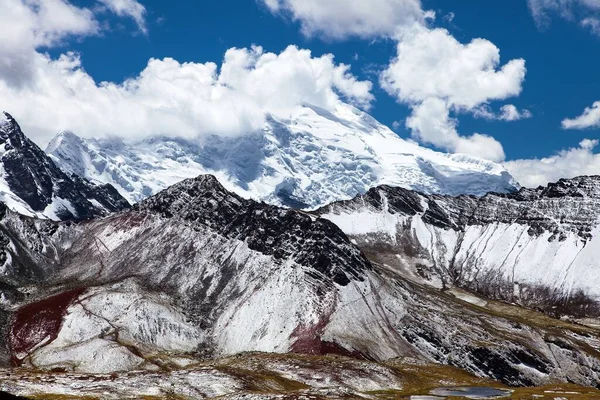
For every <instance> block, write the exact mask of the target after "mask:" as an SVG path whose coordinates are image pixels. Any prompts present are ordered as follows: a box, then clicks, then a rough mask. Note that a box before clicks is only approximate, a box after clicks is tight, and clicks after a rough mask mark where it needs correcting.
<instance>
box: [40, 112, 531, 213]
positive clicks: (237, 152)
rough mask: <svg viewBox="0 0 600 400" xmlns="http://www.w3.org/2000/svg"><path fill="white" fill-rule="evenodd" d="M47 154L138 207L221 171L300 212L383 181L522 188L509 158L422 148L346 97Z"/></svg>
mask: <svg viewBox="0 0 600 400" xmlns="http://www.w3.org/2000/svg"><path fill="white" fill-rule="evenodd" d="M46 152H47V153H48V155H49V156H50V157H51V158H52V159H53V160H54V161H55V162H56V163H57V165H59V166H60V167H61V168H63V169H64V170H65V171H69V172H70V173H74V174H77V175H79V176H82V177H85V178H87V179H89V180H91V181H92V182H98V183H110V184H111V185H113V186H114V187H116V188H117V189H118V190H119V192H120V193H121V194H122V195H123V196H124V197H126V198H127V199H128V200H129V201H130V202H132V203H136V202H139V201H142V200H143V199H145V198H147V197H149V196H151V195H153V194H156V193H158V192H159V191H161V190H163V189H165V188H167V187H168V186H170V185H173V184H175V183H177V182H180V181H181V180H183V179H184V178H193V177H196V176H198V175H199V174H213V175H215V176H217V178H218V179H219V181H220V182H222V183H223V185H224V186H225V187H226V188H227V189H228V190H230V191H233V192H235V193H237V194H239V195H240V196H242V197H244V198H252V199H255V200H260V201H265V202H267V203H270V204H274V205H279V206H286V207H291V208H296V209H314V208H317V207H320V206H323V205H325V204H328V203H330V202H332V201H337V200H342V199H351V198H352V197H354V196H356V195H357V194H361V193H365V192H366V191H367V190H368V189H370V188H371V187H373V186H377V185H381V184H388V185H393V186H400V187H406V188H410V189H415V190H419V191H423V192H427V193H443V194H453V195H454V194H462V193H469V194H478V195H481V194H484V193H487V192H489V191H496V192H512V191H515V190H517V189H518V187H519V186H518V184H517V183H516V181H515V180H514V179H513V178H512V176H510V174H509V173H508V172H507V171H506V170H505V169H504V167H502V166H501V165H499V164H495V163H492V162H490V161H486V160H482V159H479V158H477V157H472V156H468V155H464V154H444V153H439V152H435V151H433V150H430V149H426V148H423V147H420V146H418V145H417V144H415V143H413V142H410V141H405V140H403V139H401V138H400V137H398V135H397V134H396V133H394V132H393V131H392V130H391V129H389V128H388V127H386V126H384V125H382V124H380V123H379V122H377V121H376V120H374V119H373V118H372V117H371V116H369V115H368V114H366V113H364V112H362V111H360V110H358V109H356V108H354V107H352V106H350V105H348V104H342V103H340V104H339V105H338V107H337V109H336V110H335V112H333V113H331V112H328V111H325V110H323V109H320V108H318V107H315V106H311V105H304V106H302V107H298V108H297V109H296V110H295V111H294V112H293V115H292V116H291V118H290V119H276V118H273V117H271V118H269V119H268V120H267V121H266V123H265V126H264V129H262V130H260V131H258V132H248V133H246V134H244V135H241V136H238V137H220V136H208V137H200V138H195V139H191V140H184V139H180V138H168V137H160V138H152V139H147V140H144V141H141V142H135V143H129V142H123V141H120V140H115V139H98V140H95V139H82V138H79V137H77V136H76V135H75V134H73V133H69V132H62V133H60V134H59V135H58V136H57V137H56V138H55V139H54V140H53V141H52V142H51V143H50V144H49V145H48V147H47V149H46Z"/></svg>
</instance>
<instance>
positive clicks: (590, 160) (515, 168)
mask: <svg viewBox="0 0 600 400" xmlns="http://www.w3.org/2000/svg"><path fill="white" fill-rule="evenodd" d="M597 146H598V140H590V139H584V140H582V141H581V143H579V147H574V148H570V149H566V150H562V151H560V152H559V153H557V154H556V155H554V156H551V157H547V158H541V159H530V160H515V161H508V162H506V163H504V166H505V167H506V168H507V169H508V171H509V172H510V173H511V174H512V176H514V177H515V178H516V179H517V181H518V182H519V183H520V184H521V185H522V186H525V187H531V188H533V187H537V186H540V185H546V184H548V183H549V182H556V181H557V180H559V179H561V178H574V177H576V176H581V175H598V174H600V154H598V153H595V152H594V149H595V148H596V147H597Z"/></svg>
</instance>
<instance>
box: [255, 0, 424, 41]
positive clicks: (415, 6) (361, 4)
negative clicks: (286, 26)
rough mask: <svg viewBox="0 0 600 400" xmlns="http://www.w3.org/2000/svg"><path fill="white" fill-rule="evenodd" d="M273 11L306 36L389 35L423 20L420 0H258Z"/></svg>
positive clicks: (340, 37)
mask: <svg viewBox="0 0 600 400" xmlns="http://www.w3.org/2000/svg"><path fill="white" fill-rule="evenodd" d="M260 1H262V2H263V3H264V4H265V5H266V6H267V8H269V9H270V10H271V11H272V12H273V13H277V14H284V15H288V16H289V17H290V18H291V19H292V20H294V21H297V22H299V23H300V25H301V29H302V32H303V34H304V35H306V36H316V35H321V36H325V37H327V38H329V39H344V38H347V37H350V36H354V37H361V38H376V37H380V36H392V35H394V34H395V32H396V31H397V29H399V28H401V27H404V26H411V25H412V24H414V23H415V22H416V23H423V22H424V21H425V19H427V18H429V17H431V15H432V14H431V13H427V12H423V10H422V9H421V1H420V0H370V1H364V0H260Z"/></svg>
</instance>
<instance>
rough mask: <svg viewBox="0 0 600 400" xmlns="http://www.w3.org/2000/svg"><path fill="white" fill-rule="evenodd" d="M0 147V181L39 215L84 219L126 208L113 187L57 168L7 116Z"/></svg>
mask: <svg viewBox="0 0 600 400" xmlns="http://www.w3.org/2000/svg"><path fill="white" fill-rule="evenodd" d="M0 145H3V146H4V148H3V151H2V152H0V163H2V166H3V169H4V177H3V179H4V180H5V181H6V184H7V185H8V187H9V188H10V190H11V192H12V194H14V195H15V196H16V197H18V198H20V199H21V200H22V201H23V202H24V203H26V204H27V205H28V206H29V208H30V209H31V210H32V211H33V212H35V213H37V214H38V215H39V216H46V217H48V218H55V219H62V220H83V219H90V218H94V217H99V216H104V215H107V214H109V213H111V212H115V211H120V210H123V209H124V208H127V207H128V206H129V203H127V201H126V200H125V199H124V198H123V197H122V196H121V195H120V194H119V193H118V192H117V191H116V190H115V189H114V188H112V187H110V186H96V185H94V184H92V183H91V182H89V181H87V180H86V179H84V178H80V177H74V176H69V175H68V174H66V173H65V172H64V171H62V170H61V169H60V168H58V167H57V166H56V165H55V164H54V162H53V161H52V160H51V159H50V158H49V157H48V156H47V155H46V153H44V151H42V149H40V148H39V147H38V146H37V145H36V144H35V143H34V142H32V141H31V140H30V139H29V138H28V137H27V136H25V134H24V133H23V131H22V130H21V127H20V126H19V124H18V123H17V121H16V120H15V119H14V118H13V117H12V116H10V114H8V113H4V114H3V117H2V116H0Z"/></svg>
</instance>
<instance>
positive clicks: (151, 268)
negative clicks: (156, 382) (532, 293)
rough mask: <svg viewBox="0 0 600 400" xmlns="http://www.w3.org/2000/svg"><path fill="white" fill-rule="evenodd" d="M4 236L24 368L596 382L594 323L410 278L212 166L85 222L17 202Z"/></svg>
mask: <svg viewBox="0 0 600 400" xmlns="http://www.w3.org/2000/svg"><path fill="white" fill-rule="evenodd" d="M473 201H474V200H473ZM0 233H1V236H0V237H1V238H2V243H3V245H2V246H3V247H2V248H3V256H2V260H3V266H2V267H1V270H2V279H1V286H0V290H1V291H2V293H1V295H0V298H1V299H2V309H3V310H4V311H3V312H4V315H5V317H7V318H8V320H9V323H8V324H7V325H2V327H3V328H4V332H3V337H4V338H6V340H5V343H4V349H5V356H6V357H5V358H10V360H11V361H12V364H13V365H21V366H23V367H28V368H35V369H42V370H57V371H75V372H88V373H110V372H114V371H122V370H139V369H145V370H163V369H164V368H165V367H166V366H174V367H177V366H179V367H184V366H185V365H187V363H189V360H190V358H191V359H194V358H199V357H200V358H204V357H220V356H226V355H232V354H238V353H240V352H246V351H266V352H276V353H287V352H294V353H304V354H315V355H316V354H331V353H333V354H342V355H345V356H350V357H354V358H358V359H363V360H374V361H384V360H389V359H393V358H396V357H406V356H408V357H411V358H414V359H416V360H421V361H422V362H435V363H442V364H449V365H453V366H456V367H459V368H461V369H464V370H466V371H469V372H471V373H473V374H475V375H478V376H481V377H490V378H494V379H498V380H500V381H502V382H504V383H506V384H511V385H537V384H546V383H550V382H554V381H561V382H565V381H571V382H576V383H580V384H584V385H595V384H597V382H598V379H599V374H600V357H599V356H598V353H597V349H598V348H600V340H599V339H598V331H596V330H595V329H594V328H589V327H584V326H577V325H572V324H570V323H567V322H564V321H559V320H553V319H550V318H548V317H545V316H543V315H541V314H538V313H535V312H533V311H527V310H524V309H521V308H518V307H513V306H509V305H506V304H502V303H495V302H492V301H488V300H485V299H482V298H478V297H476V296H473V295H470V294H468V293H462V292H461V293H458V292H456V293H445V292H442V291H439V290H437V289H435V288H432V287H431V286H429V285H424V284H422V283H419V282H415V281H414V280H412V279H407V278H406V276H405V275H403V274H401V273H398V271H395V270H393V269H391V268H390V267H388V266H386V265H385V264H383V263H373V262H370V261H369V260H368V259H367V258H366V257H365V256H364V255H363V253H362V252H361V251H360V250H359V249H358V248H357V247H356V246H355V245H353V244H352V243H351V242H350V241H349V240H348V238H347V237H346V235H344V234H343V233H342V231H341V230H340V229H339V228H337V227H336V226H335V225H334V224H333V223H331V222H329V221H327V220H326V219H322V218H317V217H315V216H314V215H312V214H308V213H304V212H300V211H293V210H289V209H282V208H278V207H274V206H270V205H266V204H261V203H256V202H254V201H251V200H245V199H243V198H241V197H239V196H237V195H235V194H233V193H230V192H228V191H227V190H226V189H225V188H223V187H222V186H221V185H220V184H219V183H218V181H217V180H216V179H215V178H214V177H211V176H201V177H198V178H196V179H191V180H185V181H183V182H181V183H180V184H177V185H175V186H173V187H171V188H169V189H168V190H166V191H163V192H161V193H159V194H158V195H156V196H154V197H152V198H150V199H148V200H146V201H143V202H141V203H140V204H138V205H136V206H135V207H134V208H133V209H132V210H130V211H126V212H122V213H119V214H115V215H112V216H110V217H108V218H103V219H99V220H93V221H87V222H84V223H79V224H73V223H56V222H51V221H42V220H34V219H29V218H23V217H22V216H19V215H18V214H15V213H13V212H11V211H6V212H5V214H4V216H3V217H2V219H1V220H0Z"/></svg>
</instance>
